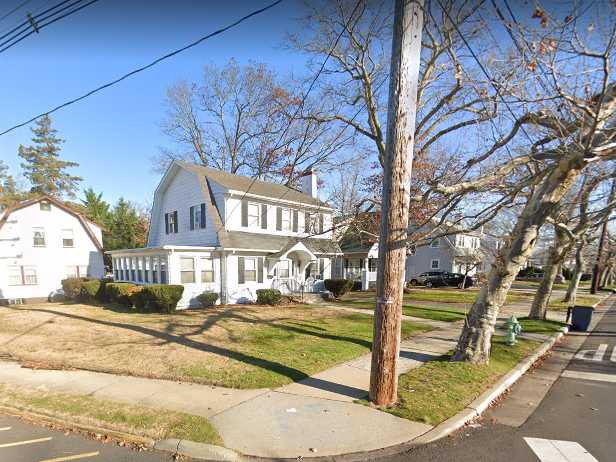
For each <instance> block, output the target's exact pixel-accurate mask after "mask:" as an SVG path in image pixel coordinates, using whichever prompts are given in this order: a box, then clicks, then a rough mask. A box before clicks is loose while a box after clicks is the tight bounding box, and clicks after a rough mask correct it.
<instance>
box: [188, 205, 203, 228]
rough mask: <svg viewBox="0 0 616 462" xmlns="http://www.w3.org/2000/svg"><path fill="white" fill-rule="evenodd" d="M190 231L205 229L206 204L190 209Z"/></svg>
mask: <svg viewBox="0 0 616 462" xmlns="http://www.w3.org/2000/svg"><path fill="white" fill-rule="evenodd" d="M189 213H190V229H191V230H195V229H204V228H205V204H200V205H193V206H192V207H191V208H190V211H189Z"/></svg>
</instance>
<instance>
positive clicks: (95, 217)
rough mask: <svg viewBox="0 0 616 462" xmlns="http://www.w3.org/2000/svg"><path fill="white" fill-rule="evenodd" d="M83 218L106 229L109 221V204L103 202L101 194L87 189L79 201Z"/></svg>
mask: <svg viewBox="0 0 616 462" xmlns="http://www.w3.org/2000/svg"><path fill="white" fill-rule="evenodd" d="M81 204H82V206H83V208H84V214H85V216H86V217H87V218H88V219H90V220H92V221H93V222H95V223H98V224H100V225H101V226H104V227H107V226H108V223H109V219H110V210H109V204H108V203H107V202H106V201H104V200H103V193H98V194H97V193H96V192H95V191H94V189H92V188H88V189H86V190H85V191H84V198H83V199H82V200H81Z"/></svg>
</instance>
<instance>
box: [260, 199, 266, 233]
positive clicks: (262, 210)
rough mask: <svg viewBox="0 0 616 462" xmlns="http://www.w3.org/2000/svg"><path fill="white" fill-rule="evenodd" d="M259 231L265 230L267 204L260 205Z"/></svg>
mask: <svg viewBox="0 0 616 462" xmlns="http://www.w3.org/2000/svg"><path fill="white" fill-rule="evenodd" d="M261 229H267V204H261Z"/></svg>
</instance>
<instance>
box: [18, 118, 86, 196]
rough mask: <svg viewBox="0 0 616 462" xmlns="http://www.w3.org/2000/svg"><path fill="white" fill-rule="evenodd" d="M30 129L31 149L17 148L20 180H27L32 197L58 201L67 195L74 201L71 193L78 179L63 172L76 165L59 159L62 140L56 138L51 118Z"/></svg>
mask: <svg viewBox="0 0 616 462" xmlns="http://www.w3.org/2000/svg"><path fill="white" fill-rule="evenodd" d="M35 124H36V126H35V127H34V128H32V129H31V130H32V133H33V134H34V136H33V137H32V143H33V144H32V145H31V146H28V147H25V146H21V145H20V146H19V157H21V158H22V159H23V160H24V161H25V162H23V163H22V164H21V168H23V169H24V176H25V177H26V178H28V180H30V183H31V184H32V188H31V189H30V191H31V192H33V193H39V194H49V195H51V196H56V197H62V196H63V195H64V194H67V195H68V196H70V197H75V190H76V189H77V185H78V183H79V182H80V181H81V178H80V177H78V176H73V175H71V174H69V173H67V172H66V169H68V168H71V167H77V166H79V164H78V163H76V162H70V161H65V160H62V159H60V150H61V145H62V143H64V140H62V139H60V138H57V137H56V133H57V130H56V129H54V128H52V126H51V118H50V117H49V116H48V115H44V116H43V117H41V118H40V119H38V120H37V121H36V122H35Z"/></svg>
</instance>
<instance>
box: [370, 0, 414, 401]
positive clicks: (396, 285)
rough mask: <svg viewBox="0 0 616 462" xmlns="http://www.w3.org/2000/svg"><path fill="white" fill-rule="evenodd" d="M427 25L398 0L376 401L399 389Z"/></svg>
mask: <svg viewBox="0 0 616 462" xmlns="http://www.w3.org/2000/svg"><path fill="white" fill-rule="evenodd" d="M422 27H423V0H395V11H394V29H393V40H392V47H391V69H390V72H389V106H388V108H387V145H386V151H385V165H384V169H383V202H382V207H381V231H380V237H379V262H378V273H377V292H376V296H377V300H376V312H375V316H374V338H373V343H372V367H371V371H370V400H371V401H372V402H373V403H374V404H377V405H389V404H393V403H394V402H395V401H396V399H397V393H398V371H397V364H398V355H399V353H400V320H401V314H402V292H403V286H404V271H405V266H406V240H407V229H408V224H409V201H410V179H411V167H412V163H413V146H414V137H415V115H416V103H417V80H418V76H419V63H420V52H421V32H422Z"/></svg>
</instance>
